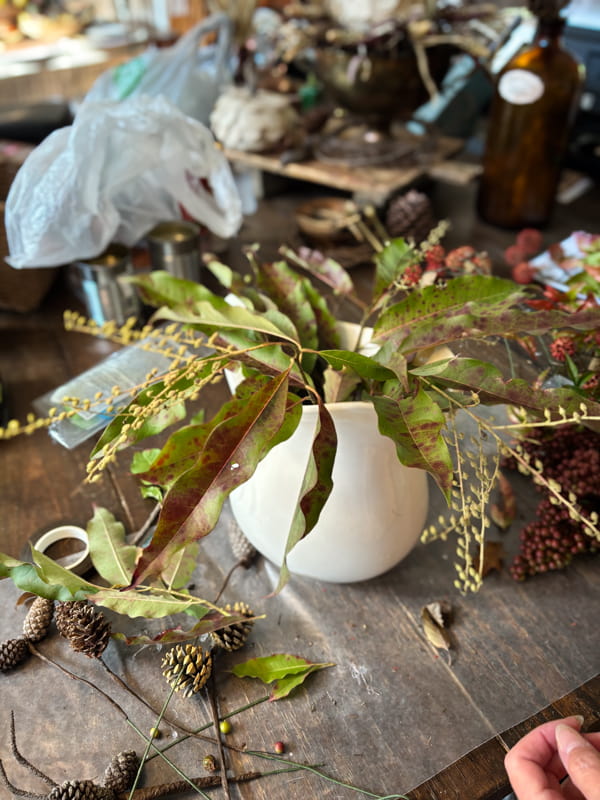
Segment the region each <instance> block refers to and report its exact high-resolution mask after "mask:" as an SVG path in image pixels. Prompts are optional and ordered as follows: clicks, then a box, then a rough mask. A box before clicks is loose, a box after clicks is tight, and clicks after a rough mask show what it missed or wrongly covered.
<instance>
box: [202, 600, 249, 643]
mask: <svg viewBox="0 0 600 800" xmlns="http://www.w3.org/2000/svg"><path fill="white" fill-rule="evenodd" d="M225 611H227V612H228V613H229V614H243V616H244V617H253V616H254V612H253V611H252V609H250V608H248V606H247V605H246V603H242V602H237V603H234V604H233V608H232V607H231V606H230V605H229V603H228V604H227V605H226V606H225ZM253 625H254V622H253V621H250V620H248V621H244V622H237V623H235V624H233V625H228V626H227V627H226V628H222V630H220V631H213V632H212V633H211V638H212V640H213V643H214V644H215V645H216V646H217V647H222V648H223V649H224V650H229V651H232V650H239V649H240V647H243V646H244V645H245V644H246V639H247V638H248V636H249V635H250V631H251V630H252V626H253Z"/></svg>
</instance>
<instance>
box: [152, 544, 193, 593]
mask: <svg viewBox="0 0 600 800" xmlns="http://www.w3.org/2000/svg"><path fill="white" fill-rule="evenodd" d="M199 552H200V542H192V543H191V544H188V545H187V547H182V548H181V550H180V551H179V552H178V553H177V555H175V556H174V557H173V558H172V559H171V560H170V561H169V563H168V564H167V566H166V568H165V569H163V571H162V572H161V573H160V577H161V579H162V581H163V582H164V583H165V584H166V585H167V586H168V587H169V589H175V590H177V589H181V588H182V587H183V586H185V585H186V583H189V581H190V579H191V577H192V573H193V572H194V570H195V569H196V563H197V561H198V553H199Z"/></svg>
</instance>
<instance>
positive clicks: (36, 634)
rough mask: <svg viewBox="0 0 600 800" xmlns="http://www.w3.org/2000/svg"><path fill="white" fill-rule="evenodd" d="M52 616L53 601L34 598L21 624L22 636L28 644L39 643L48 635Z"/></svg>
mask: <svg viewBox="0 0 600 800" xmlns="http://www.w3.org/2000/svg"><path fill="white" fill-rule="evenodd" d="M53 615H54V600H46V598H45V597H36V598H35V600H34V601H33V603H32V604H31V608H30V609H29V611H28V612H27V616H26V617H25V621H24V622H23V636H24V637H25V638H26V639H29V641H30V642H41V640H42V639H44V638H45V637H46V635H47V633H48V629H49V628H50V623H51V622H52V617H53Z"/></svg>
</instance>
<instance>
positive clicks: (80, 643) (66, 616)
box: [56, 600, 110, 658]
mask: <svg viewBox="0 0 600 800" xmlns="http://www.w3.org/2000/svg"><path fill="white" fill-rule="evenodd" d="M56 627H57V628H58V632H59V633H60V635H61V636H64V638H65V639H68V640H69V644H70V645H71V647H72V648H73V650H76V651H77V652H78V653H84V655H86V656H87V657H88V658H100V656H101V655H102V653H103V652H104V650H105V649H106V646H107V644H108V642H109V640H110V624H109V622H108V620H107V619H106V618H105V617H104V614H102V613H101V612H99V611H96V609H95V608H94V607H93V606H91V605H89V604H88V603H86V602H85V600H78V601H76V602H74V603H59V604H58V606H57V608H56Z"/></svg>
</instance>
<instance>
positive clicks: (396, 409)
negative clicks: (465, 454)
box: [373, 387, 454, 502]
mask: <svg viewBox="0 0 600 800" xmlns="http://www.w3.org/2000/svg"><path fill="white" fill-rule="evenodd" d="M373 405H374V406H375V411H376V412H377V417H378V420H379V431H380V432H381V433H382V434H383V435H384V436H389V438H390V439H391V440H392V441H393V442H394V444H395V445H396V452H397V453H398V458H399V460H400V461H401V462H402V463H403V464H405V465H406V466H407V467H417V468H418V469H425V470H427V472H429V473H430V474H431V475H432V476H433V477H434V478H435V480H436V482H437V484H438V486H439V487H440V489H441V490H442V492H443V493H444V496H445V497H446V500H447V501H448V502H450V492H451V489H452V477H453V471H454V470H453V464H452V458H451V456H450V452H449V450H448V447H447V445H446V442H445V441H444V438H443V436H442V429H443V428H444V425H445V424H446V419H445V417H444V414H443V413H442V411H441V409H440V407H439V406H438V404H437V403H436V402H435V401H434V400H432V399H431V398H430V397H429V396H428V395H427V393H426V392H425V391H424V389H423V388H422V387H419V389H418V391H417V393H416V394H415V395H414V396H410V397H405V398H400V399H394V398H391V397H374V398H373Z"/></svg>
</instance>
